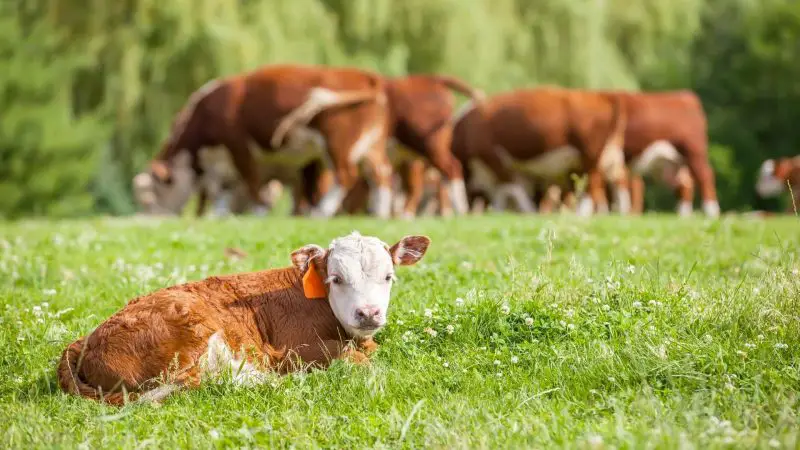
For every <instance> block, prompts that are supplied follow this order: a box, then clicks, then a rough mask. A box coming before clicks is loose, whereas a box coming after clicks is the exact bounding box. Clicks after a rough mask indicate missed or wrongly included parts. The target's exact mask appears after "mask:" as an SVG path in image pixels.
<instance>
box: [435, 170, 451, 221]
mask: <svg viewBox="0 0 800 450" xmlns="http://www.w3.org/2000/svg"><path fill="white" fill-rule="evenodd" d="M436 197H437V198H438V200H439V214H441V216H442V217H451V216H452V215H453V202H452V199H451V198H450V190H448V189H447V188H446V185H445V181H444V180H442V179H440V180H438V181H437V182H436Z"/></svg>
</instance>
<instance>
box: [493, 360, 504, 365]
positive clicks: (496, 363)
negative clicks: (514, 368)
mask: <svg viewBox="0 0 800 450" xmlns="http://www.w3.org/2000/svg"><path fill="white" fill-rule="evenodd" d="M500 364H502V363H501V362H500V360H499V359H495V360H494V365H495V366H499V365H500Z"/></svg>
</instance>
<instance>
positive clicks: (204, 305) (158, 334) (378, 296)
mask: <svg viewBox="0 0 800 450" xmlns="http://www.w3.org/2000/svg"><path fill="white" fill-rule="evenodd" d="M429 245H430V239H429V238H428V237H427V236H406V237H404V238H403V239H401V240H399V241H398V242H397V243H395V244H394V245H392V246H391V247H390V246H388V245H386V244H385V243H384V242H382V241H381V240H379V239H378V238H376V237H369V236H361V235H360V234H359V233H357V232H353V233H351V234H349V235H347V236H343V237H339V238H336V239H334V240H333V242H331V244H330V246H329V247H328V249H324V248H322V247H320V246H318V245H315V244H309V245H306V246H303V247H301V248H299V249H297V250H295V251H294V252H292V254H291V261H292V264H291V266H288V267H283V268H276V269H268V270H262V271H257V272H250V273H240V274H234V275H226V276H214V277H209V278H206V279H204V280H201V281H194V282H189V283H184V284H180V285H175V286H171V287H166V288H163V289H160V290H157V291H155V292H152V293H149V294H147V295H143V296H140V297H136V298H134V299H133V300H131V301H130V302H129V303H128V304H127V305H126V306H125V307H123V308H122V309H121V310H119V311H118V312H116V313H115V314H113V315H112V316H111V317H110V318H108V319H107V320H106V321H104V322H103V323H101V324H100V325H99V326H98V327H97V328H95V329H94V331H92V332H91V333H89V334H88V335H86V336H84V337H81V338H79V339H78V340H76V341H75V342H73V343H71V344H69V345H68V346H67V348H66V349H65V350H64V351H63V353H62V356H61V358H60V360H59V362H58V366H57V377H58V384H59V386H60V388H61V389H62V390H63V391H64V392H66V393H69V394H74V395H79V396H82V397H86V398H90V399H94V400H97V401H102V402H106V403H108V404H111V405H122V404H124V403H126V402H128V401H161V400H163V399H164V398H165V397H166V396H168V395H170V394H171V393H173V392H175V391H177V390H178V389H181V388H191V387H196V386H198V385H199V384H200V383H201V380H202V379H203V378H204V377H205V376H214V375H222V374H225V373H226V372H229V371H233V373H230V374H231V375H233V379H234V381H236V382H239V383H242V384H247V383H257V382H259V381H262V380H264V376H265V375H266V374H267V371H274V372H275V373H284V374H285V373H288V372H292V371H299V370H306V369H308V368H311V367H316V368H325V367H327V366H328V365H329V364H330V363H331V362H332V361H333V360H334V359H348V360H351V361H354V362H358V363H368V361H369V359H368V358H369V355H370V354H371V353H372V352H374V351H375V350H376V349H377V347H378V345H377V344H376V343H375V341H374V340H373V336H374V335H375V334H376V333H377V332H378V331H379V330H380V329H381V328H382V327H383V326H384V325H385V324H386V320H387V314H388V308H389V303H390V292H391V289H392V284H393V280H394V279H395V269H396V268H397V266H400V265H404V266H408V265H413V264H416V263H417V262H418V261H419V260H420V259H421V258H422V257H423V255H424V254H425V252H426V251H427V249H428V246H429Z"/></svg>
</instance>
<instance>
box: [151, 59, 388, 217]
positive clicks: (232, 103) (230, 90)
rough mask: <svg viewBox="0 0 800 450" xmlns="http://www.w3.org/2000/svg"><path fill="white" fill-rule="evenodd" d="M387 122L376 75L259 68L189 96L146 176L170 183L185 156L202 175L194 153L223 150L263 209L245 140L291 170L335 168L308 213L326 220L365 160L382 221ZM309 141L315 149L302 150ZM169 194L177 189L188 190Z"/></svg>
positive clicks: (382, 91) (385, 210) (342, 70)
mask: <svg viewBox="0 0 800 450" xmlns="http://www.w3.org/2000/svg"><path fill="white" fill-rule="evenodd" d="M386 124H387V110H386V94H385V86H384V81H383V78H382V77H381V76H380V75H377V74H373V73H371V72H368V71H364V70H360V69H355V68H332V67H322V66H306V65H288V64H287V65H272V66H265V67H262V68H260V69H257V70H255V71H252V72H248V73H244V74H239V75H233V76H230V77H227V78H223V79H218V80H213V81H211V82H209V83H207V84H206V85H205V86H203V87H202V88H200V89H199V90H197V91H196V92H195V93H194V94H192V96H191V97H190V98H189V101H188V103H187V105H186V106H185V107H184V108H183V110H182V111H181V112H180V114H178V116H177V118H176V119H175V122H174V124H173V128H172V132H171V134H170V136H169V137H168V139H167V140H166V142H165V143H164V145H163V147H162V149H161V151H160V152H159V153H158V154H157V155H156V157H155V159H154V160H153V161H152V162H151V165H150V171H151V173H152V175H153V176H154V177H155V179H156V180H157V181H158V182H160V183H164V184H167V185H171V184H172V182H173V181H174V177H173V173H174V172H175V170H176V167H175V163H174V161H175V158H176V157H177V155H179V154H181V153H182V152H184V151H185V152H188V154H189V155H190V159H191V169H192V170H193V172H194V173H195V174H197V175H199V176H201V175H202V174H203V167H202V165H201V162H200V160H199V159H200V158H199V157H198V152H199V150H200V149H201V148H205V147H216V146H222V147H224V148H225V149H226V150H227V151H228V153H229V156H230V158H231V160H232V161H233V166H234V167H235V169H236V171H237V172H238V174H239V175H240V176H241V177H242V179H243V180H244V182H245V184H246V185H247V188H248V192H249V194H250V196H251V198H252V199H253V201H254V202H255V203H256V204H258V205H262V206H266V201H265V200H264V199H262V198H261V196H260V195H259V187H260V184H259V177H258V171H257V164H256V162H255V157H254V154H253V153H254V152H251V151H250V146H249V144H250V142H251V141H252V142H255V143H256V144H257V145H258V146H259V147H260V148H261V149H262V150H263V151H265V152H266V153H267V154H274V153H275V152H276V151H277V150H281V151H280V152H278V153H279V157H281V156H283V157H286V156H291V157H292V158H293V159H294V160H295V161H297V166H298V167H300V166H302V165H303V164H305V163H306V162H308V161H310V160H312V159H315V158H320V157H324V158H325V159H326V160H328V161H329V163H330V166H331V167H332V168H333V169H334V184H333V186H332V188H331V189H330V190H329V191H328V193H327V194H326V195H325V198H323V199H322V201H321V202H320V205H319V207H318V208H316V209H315V210H314V211H312V215H314V216H323V217H330V216H331V215H333V214H334V213H335V212H336V210H337V209H338V208H339V206H340V205H341V202H342V200H343V198H344V196H345V195H346V194H347V192H348V191H349V189H350V188H351V187H352V186H353V184H354V183H355V182H356V179H357V178H358V163H359V162H360V161H361V160H362V159H364V160H365V161H366V162H367V164H368V166H369V168H370V169H371V173H372V174H373V176H374V178H375V184H376V186H377V188H376V189H377V193H376V210H375V213H376V214H377V215H378V216H381V217H386V216H387V215H388V213H389V206H390V205H389V202H390V200H391V199H390V198H389V197H390V195H391V192H390V188H389V186H390V183H391V177H390V175H391V173H387V171H386V167H387V164H386V160H387V156H386V139H387V126H386ZM309 141H311V142H314V143H315V144H316V145H312V146H307V145H306V146H303V145H302V144H305V143H307V142H309ZM319 149H325V151H324V152H320V151H319ZM281 154H283V155H281ZM183 170H185V168H183ZM174 189H176V190H178V191H179V192H184V191H186V190H191V187H188V188H187V187H185V186H175V187H174Z"/></svg>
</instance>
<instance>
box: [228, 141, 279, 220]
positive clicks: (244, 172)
mask: <svg viewBox="0 0 800 450" xmlns="http://www.w3.org/2000/svg"><path fill="white" fill-rule="evenodd" d="M224 144H225V146H226V147H227V148H228V151H230V155H231V159H232V160H233V165H234V167H236V170H237V171H238V172H239V175H241V176H242V179H243V181H244V183H245V186H247V193H248V194H249V196H250V198H251V199H252V200H253V212H254V213H260V212H261V211H264V212H265V211H266V210H267V207H268V206H269V205H267V202H266V201H265V200H264V199H263V198H261V183H260V181H261V180H260V176H259V173H258V164H257V163H256V160H255V158H254V157H253V155H252V154H251V153H250V147H249V145H247V137H246V135H245V134H244V133H242V132H236V133H233V134H232V135H230V136H228V138H227V139H225V140H224Z"/></svg>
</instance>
